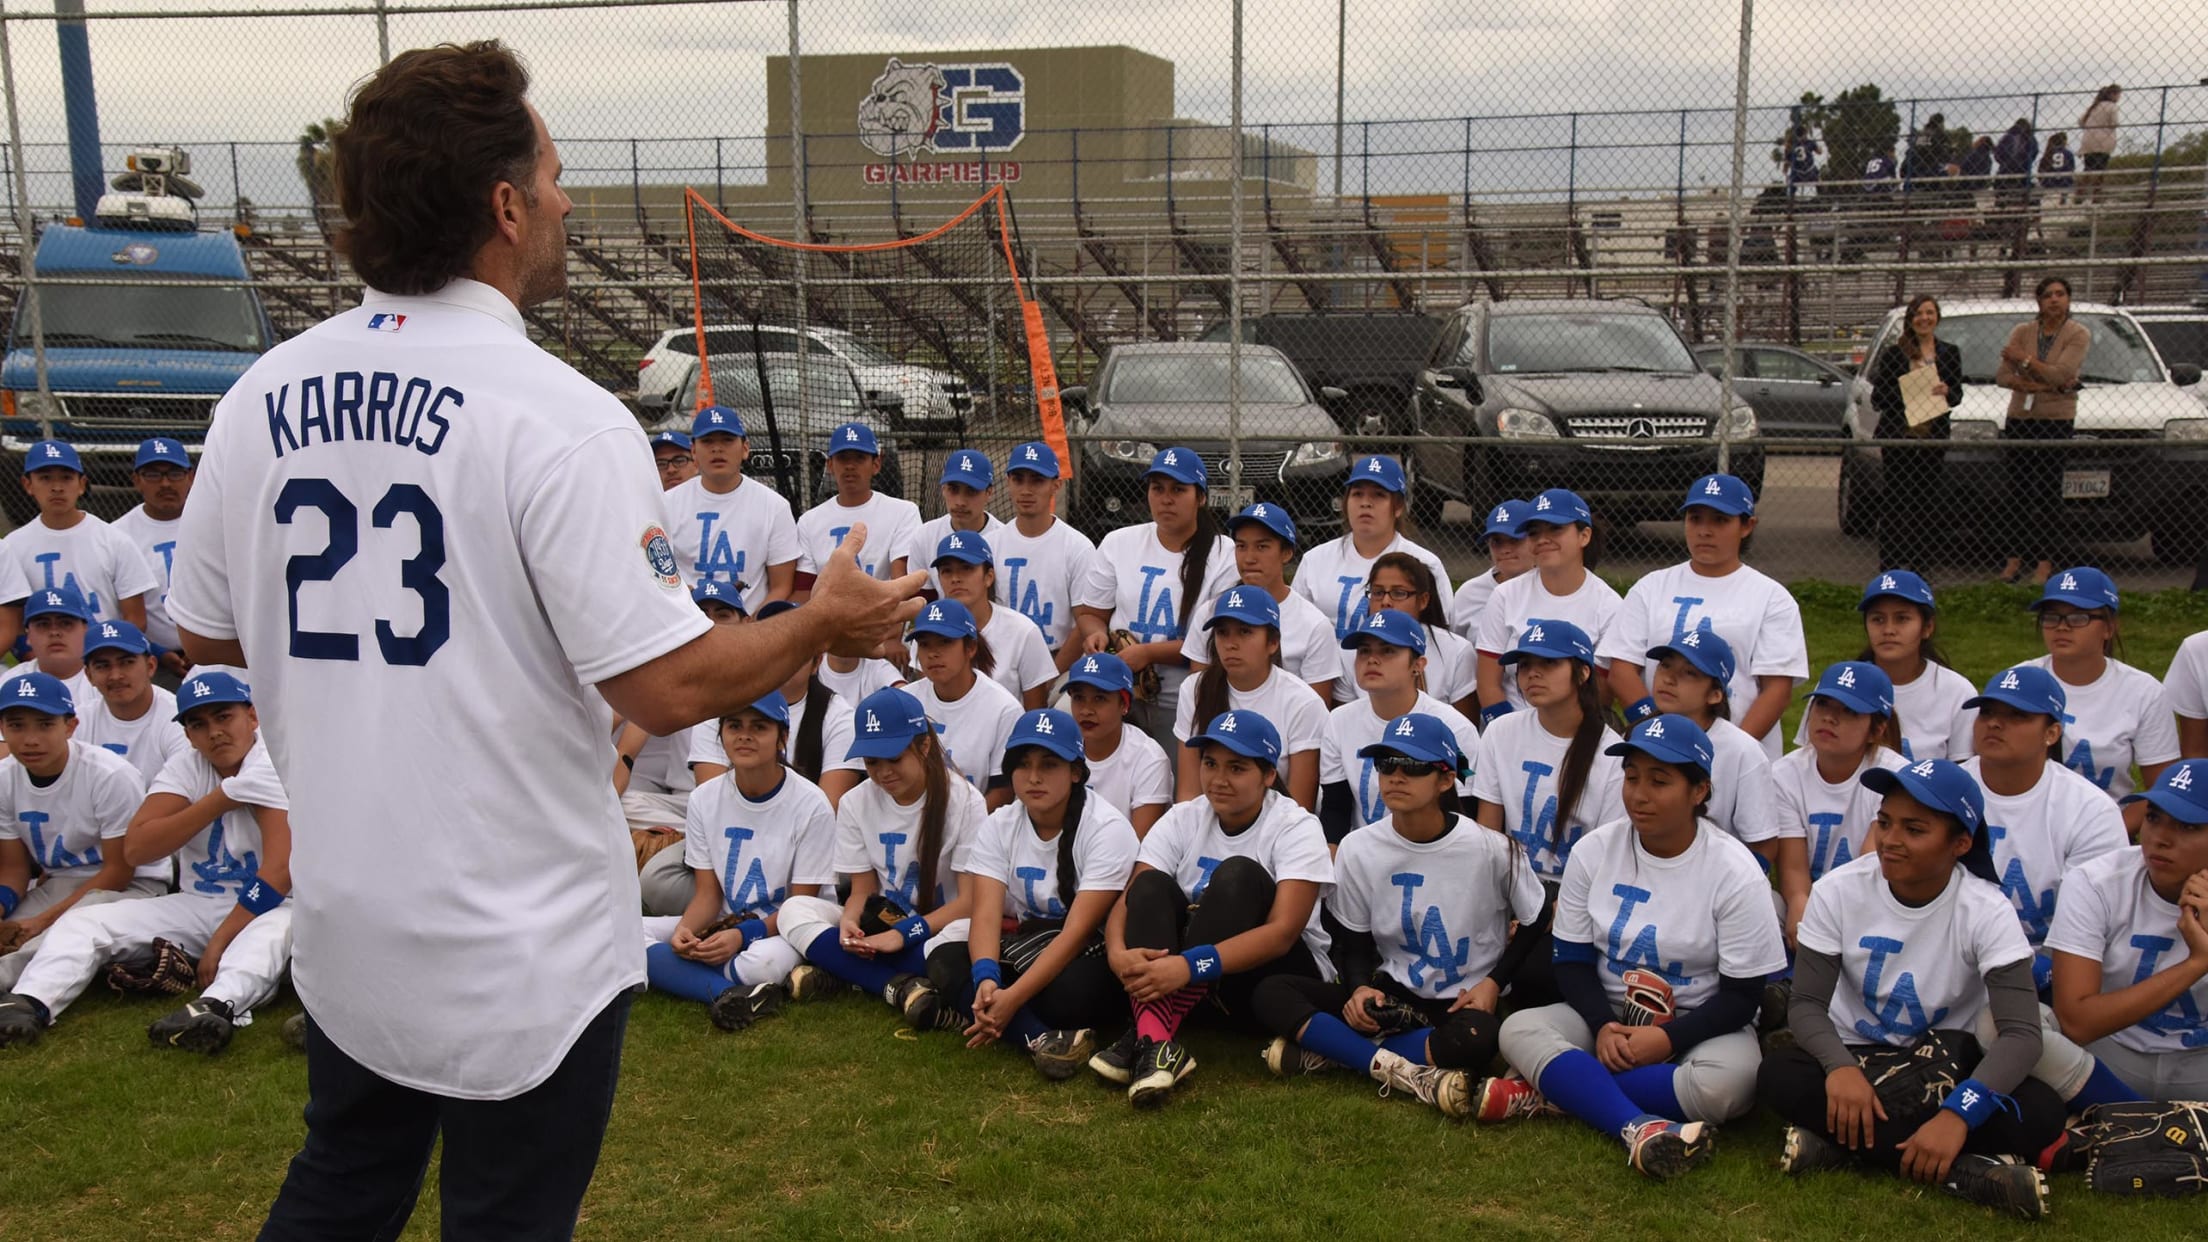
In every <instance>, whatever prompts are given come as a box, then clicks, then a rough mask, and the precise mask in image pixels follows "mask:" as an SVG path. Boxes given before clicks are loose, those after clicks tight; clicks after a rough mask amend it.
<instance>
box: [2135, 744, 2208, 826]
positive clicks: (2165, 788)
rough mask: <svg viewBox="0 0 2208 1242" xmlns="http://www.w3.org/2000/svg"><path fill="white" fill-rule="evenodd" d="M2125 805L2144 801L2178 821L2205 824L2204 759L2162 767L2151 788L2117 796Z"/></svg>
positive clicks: (2207, 764) (2207, 778)
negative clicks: (2160, 773)
mask: <svg viewBox="0 0 2208 1242" xmlns="http://www.w3.org/2000/svg"><path fill="white" fill-rule="evenodd" d="M2116 801H2117V804H2118V805H2120V806H2129V805H2131V804H2132V803H2134V802H2147V803H2151V804H2153V805H2154V806H2157V807H2159V808H2161V810H2162V813H2163V814H2164V815H2167V816H2169V817H2170V818H2171V819H2174V820H2176V821H2177V822H2179V823H2181V824H2208V759H2184V760H2180V761H2178V762H2176V763H2173V764H2171V765H2170V766H2169V767H2167V768H2164V769H2163V770H2162V775H2161V776H2160V777H2159V778H2158V779H2157V780H2156V781H2155V782H2154V788H2152V789H2145V790H2141V791H2140V792H2138V793H2135V794H2127V795H2125V796H2124V797H2121V798H2118V799H2117V800H2116Z"/></svg>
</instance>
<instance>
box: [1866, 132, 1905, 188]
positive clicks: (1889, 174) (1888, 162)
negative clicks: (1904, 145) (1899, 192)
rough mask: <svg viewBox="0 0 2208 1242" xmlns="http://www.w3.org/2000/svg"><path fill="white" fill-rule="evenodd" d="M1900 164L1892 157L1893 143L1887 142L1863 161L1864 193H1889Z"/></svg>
mask: <svg viewBox="0 0 2208 1242" xmlns="http://www.w3.org/2000/svg"><path fill="white" fill-rule="evenodd" d="M1900 171H1901V164H1900V162H1899V161H1897V160H1896V159H1895V158H1894V144H1892V143H1887V144H1886V146H1885V147H1884V148H1882V149H1881V150H1880V151H1879V153H1878V154H1876V155H1874V156H1872V157H1871V158H1869V159H1867V160H1865V161H1863V190H1862V192H1863V193H1865V194H1891V193H1893V192H1894V184H1895V178H1896V176H1897V175H1898V174H1899V173H1900Z"/></svg>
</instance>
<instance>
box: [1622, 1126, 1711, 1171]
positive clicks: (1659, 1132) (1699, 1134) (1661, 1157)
mask: <svg viewBox="0 0 2208 1242" xmlns="http://www.w3.org/2000/svg"><path fill="white" fill-rule="evenodd" d="M1619 1137H1620V1138H1623V1139H1624V1140H1625V1151H1626V1157H1625V1162H1626V1163H1627V1164H1630V1165H1632V1166H1633V1168H1634V1170H1635V1171H1636V1172H1638V1173H1640V1174H1642V1175H1643V1176H1646V1177H1653V1178H1655V1179H1656V1180H1657V1181H1660V1182H1661V1181H1669V1180H1670V1179H1672V1178H1674V1177H1677V1176H1679V1175H1680V1174H1682V1173H1685V1172H1686V1171H1687V1170H1689V1169H1691V1168H1693V1167H1695V1166H1696V1165H1698V1164H1701V1163H1703V1162H1704V1161H1706V1160H1708V1159H1709V1158H1710V1156H1711V1155H1712V1154H1714V1153H1715V1152H1716V1151H1717V1134H1716V1132H1715V1131H1713V1130H1712V1129H1710V1127H1708V1126H1706V1125H1703V1124H1702V1123H1701V1122H1699V1121H1688V1122H1677V1121H1671V1120H1668V1119H1666V1118H1663V1117H1645V1118H1643V1119H1641V1120H1639V1121H1636V1122H1634V1123H1633V1124H1631V1125H1629V1126H1627V1127H1626V1128H1625V1132H1624V1133H1623V1134H1621V1135H1620V1136H1619Z"/></svg>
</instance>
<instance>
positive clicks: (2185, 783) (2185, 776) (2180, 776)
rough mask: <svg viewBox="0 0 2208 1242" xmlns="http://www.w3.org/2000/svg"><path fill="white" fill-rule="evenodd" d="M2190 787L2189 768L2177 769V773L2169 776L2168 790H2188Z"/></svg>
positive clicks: (2191, 784)
mask: <svg viewBox="0 0 2208 1242" xmlns="http://www.w3.org/2000/svg"><path fill="white" fill-rule="evenodd" d="M2192 787H2193V770H2192V769H2191V768H2179V769H2178V770H2177V771H2175V772H2173V773H2171V774H2170V788H2172V789H2187V790H2189V789H2191V788H2192Z"/></svg>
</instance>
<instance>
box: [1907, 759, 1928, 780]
mask: <svg viewBox="0 0 2208 1242" xmlns="http://www.w3.org/2000/svg"><path fill="white" fill-rule="evenodd" d="M1909 770H1910V771H1912V772H1914V773H1916V774H1917V775H1919V776H1922V777H1924V778H1925V779H1927V780H1929V779H1931V776H1932V772H1933V768H1932V761H1931V760H1930V759H1927V760H1925V761H1924V762H1923V763H1920V764H1918V765H1917V766H1915V767H1913V768H1911V769H1909Z"/></svg>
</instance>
